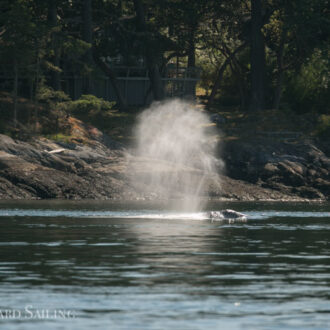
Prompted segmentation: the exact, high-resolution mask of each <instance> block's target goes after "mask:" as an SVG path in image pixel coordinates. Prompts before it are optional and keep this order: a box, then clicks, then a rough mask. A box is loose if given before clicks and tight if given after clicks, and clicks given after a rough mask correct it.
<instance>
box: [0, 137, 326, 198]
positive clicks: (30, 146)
mask: <svg viewBox="0 0 330 330" xmlns="http://www.w3.org/2000/svg"><path fill="white" fill-rule="evenodd" d="M223 157H224V161H225V164H226V173H225V175H221V176H220V178H221V187H219V185H217V184H215V183H214V182H212V179H211V180H210V182H209V188H210V189H209V190H210V197H211V198H216V199H218V198H222V199H227V200H230V199H233V200H246V201H253V200H298V201H299V200H327V199H328V198H329V187H330V181H329V180H330V178H329V168H330V160H329V158H328V155H327V154H326V153H324V152H323V151H321V150H320V149H319V148H317V147H316V146H315V145H314V144H313V143H311V142H299V143H285V142H271V143H270V142H267V143H266V142H265V141H260V140H259V141H256V140H253V141H245V142H241V141H231V142H228V143H226V145H225V148H224V150H223ZM129 159H130V161H132V159H133V160H134V156H133V155H130V157H129ZM128 162H129V161H128V157H127V151H126V150H125V149H124V148H123V147H122V146H121V145H120V144H118V143H116V142H115V141H113V140H111V139H110V138H109V137H107V136H105V135H103V134H102V133H101V132H99V131H98V132H97V134H94V135H93V137H92V138H90V139H89V140H88V142H86V141H84V142H83V143H63V142H54V141H50V140H47V139H45V138H35V139H33V140H31V141H29V142H23V141H19V140H13V139H12V138H10V137H8V136H5V135H0V199H50V198H59V199H139V198H144V199H146V198H149V199H151V198H157V195H143V194H141V192H138V191H137V189H136V187H134V185H132V181H131V178H132V176H134V175H139V173H130V171H129V167H128ZM142 167H143V166H142Z"/></svg>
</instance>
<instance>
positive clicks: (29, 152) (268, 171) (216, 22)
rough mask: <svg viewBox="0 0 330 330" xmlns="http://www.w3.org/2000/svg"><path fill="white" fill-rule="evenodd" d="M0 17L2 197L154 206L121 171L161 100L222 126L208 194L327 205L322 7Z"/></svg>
mask: <svg viewBox="0 0 330 330" xmlns="http://www.w3.org/2000/svg"><path fill="white" fill-rule="evenodd" d="M0 9H1V10H0V199H38V198H39V199H49V198H64V199H83V198H84V199H87V198H92V199H108V198H112V199H115V198H118V199H125V198H127V199H137V198H144V199H157V198H161V196H158V195H157V192H150V193H148V194H141V193H138V191H143V188H144V187H136V186H134V184H132V182H133V181H134V180H132V178H131V177H130V176H132V175H139V173H136V174H134V173H130V172H132V171H129V170H127V168H128V161H132V162H141V163H142V161H141V160H139V159H137V157H136V156H134V152H132V150H131V149H130V148H131V146H132V145H134V142H135V141H134V134H133V133H132V132H133V131H132V130H133V127H134V123H135V121H136V118H137V116H138V115H139V113H141V111H143V109H145V108H146V107H148V106H149V105H150V104H152V102H154V101H155V102H163V101H165V100H167V99H170V98H172V99H173V98H180V99H185V100H188V101H189V100H194V101H196V102H195V104H194V106H196V107H197V108H199V109H200V111H203V112H205V113H206V114H207V115H208V116H209V117H210V120H211V122H212V124H210V125H212V128H216V129H217V135H218V136H219V138H220V143H219V146H218V156H219V157H220V158H221V159H222V160H223V161H224V163H225V168H224V169H222V170H221V171H220V169H219V171H218V172H219V173H218V174H219V175H220V176H221V187H220V186H217V185H216V184H214V180H212V178H210V179H209V181H210V182H209V184H208V186H209V191H210V198H222V199H232V200H317V201H323V200H328V199H329V195H330V193H329V185H330V181H329V155H330V151H329V148H330V147H329V145H330V143H329V139H330V112H329V104H330V93H329V77H330V73H329V52H330V49H329V45H330V42H329V36H330V30H329V27H330V20H329V17H330V16H329V9H328V1H327V0H306V1H303V2H302V1H300V0H291V1H282V0H276V1H270V0H254V1H250V0H247V1H232V0H224V1H218V0H209V1H199V0H194V1H177V0H165V1H146V0H125V1H121V0H120V1H119V0H108V1H96V0H74V1H54V0H45V1H39V0H29V1H28V0H3V1H1V5H0ZM127 155H129V156H127ZM142 167H143V166H142ZM142 170H143V169H141V171H142ZM178 193H179V192H178Z"/></svg>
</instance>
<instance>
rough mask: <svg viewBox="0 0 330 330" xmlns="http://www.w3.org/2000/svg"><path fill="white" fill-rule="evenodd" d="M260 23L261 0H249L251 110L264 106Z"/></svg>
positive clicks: (263, 46) (260, 108)
mask: <svg viewBox="0 0 330 330" xmlns="http://www.w3.org/2000/svg"><path fill="white" fill-rule="evenodd" d="M262 25H263V23H262V0H251V103H250V110H251V111H260V110H262V109H263V108H264V106H265V100H264V75H265V45H264V38H263V34H262V31H261V28H262Z"/></svg>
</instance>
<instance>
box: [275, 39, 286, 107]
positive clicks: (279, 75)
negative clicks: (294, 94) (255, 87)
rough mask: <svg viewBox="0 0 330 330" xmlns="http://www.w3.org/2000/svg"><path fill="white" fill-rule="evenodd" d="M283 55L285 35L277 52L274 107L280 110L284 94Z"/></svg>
mask: <svg viewBox="0 0 330 330" xmlns="http://www.w3.org/2000/svg"><path fill="white" fill-rule="evenodd" d="M283 56H284V36H283V37H282V39H281V43H280V46H279V49H278V51H277V54H276V60H277V81H276V88H275V93H274V103H273V108H274V109H275V110H278V108H279V107H280V102H281V96H282V85H283V73H284V69H283Z"/></svg>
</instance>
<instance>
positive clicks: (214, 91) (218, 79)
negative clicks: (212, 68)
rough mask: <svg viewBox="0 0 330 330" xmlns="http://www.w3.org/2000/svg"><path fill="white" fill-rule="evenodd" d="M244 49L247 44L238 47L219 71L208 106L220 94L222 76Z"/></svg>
mask: <svg viewBox="0 0 330 330" xmlns="http://www.w3.org/2000/svg"><path fill="white" fill-rule="evenodd" d="M244 47H246V44H242V45H240V46H239V47H237V48H236V49H235V50H234V51H233V52H232V53H231V54H230V55H229V56H228V57H227V58H226V60H225V62H224V63H223V64H222V66H221V67H220V69H219V71H218V75H217V79H216V81H215V82H214V85H213V88H212V91H211V94H210V97H209V99H208V102H207V106H208V107H209V106H211V105H212V104H213V103H214V99H215V96H216V94H217V92H218V89H219V87H220V84H221V81H222V76H223V74H224V72H225V70H226V68H227V65H228V64H229V63H230V62H231V61H232V59H233V58H234V57H235V55H236V54H237V53H238V52H239V51H240V50H242V49H243V48H244Z"/></svg>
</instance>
